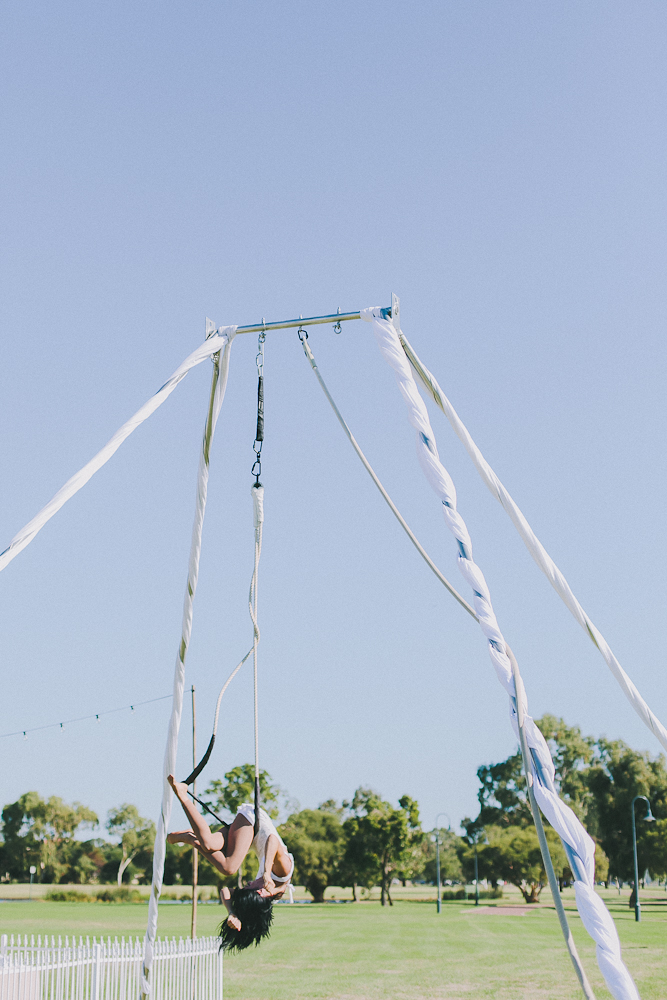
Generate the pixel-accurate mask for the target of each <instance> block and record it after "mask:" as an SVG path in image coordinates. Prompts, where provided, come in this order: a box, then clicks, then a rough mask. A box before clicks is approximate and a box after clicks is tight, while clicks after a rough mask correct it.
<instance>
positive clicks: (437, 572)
mask: <svg viewBox="0 0 667 1000" xmlns="http://www.w3.org/2000/svg"><path fill="white" fill-rule="evenodd" d="M299 339H300V340H301V344H302V346H303V350H304V353H305V355H306V357H307V358H308V361H309V362H310V367H311V368H312V369H313V371H314V372H315V375H316V377H317V381H318V382H319V383H320V385H321V387H322V390H323V392H324V395H325V396H326V397H327V399H328V400H329V403H330V405H331V409H332V410H333V411H334V413H335V414H336V417H337V418H338V422H339V424H340V425H341V427H342V428H343V430H344V431H345V434H346V436H347V438H348V440H349V442H350V444H351V445H352V447H353V448H354V450H355V451H356V453H357V455H358V456H359V458H360V459H361V461H362V463H363V466H364V468H365V469H366V472H367V473H368V475H369V476H370V477H371V479H372V480H373V482H374V483H375V485H376V486H377V488H378V490H379V491H380V493H381V494H382V496H383V498H384V500H385V502H386V503H387V506H388V507H389V509H390V511H391V512H392V514H393V515H394V517H395V518H396V520H397V521H398V523H399V524H400V526H401V527H402V528H403V531H404V532H405V533H406V535H407V536H408V538H409V539H410V541H411V542H412V544H413V545H414V547H415V548H416V549H417V552H418V553H419V555H420V556H421V557H422V559H423V560H424V562H425V563H426V565H427V566H428V567H429V568H430V569H431V570H432V571H433V572H434V573H435V575H436V576H437V578H438V580H440V583H442V584H443V585H444V586H445V587H446V588H447V590H448V591H449V593H450V594H451V595H452V597H453V598H455V599H456V600H457V601H458V602H459V604H460V605H461V607H462V608H465V610H466V611H467V612H468V614H469V615H471V616H472V617H473V618H474V619H475V621H477V615H476V614H475V612H474V611H473V609H472V608H471V607H470V605H469V604H468V602H467V601H466V600H465V598H463V597H461V595H460V594H459V592H458V590H456V588H455V587H453V586H452V584H451V583H450V582H449V580H448V579H447V577H446V576H443V574H442V573H441V572H440V570H439V569H438V567H437V566H436V564H435V563H434V562H433V560H432V559H431V557H430V556H429V554H428V552H427V551H426V549H425V548H424V547H423V546H422V544H421V542H420V541H419V539H418V538H417V536H416V535H415V534H414V532H413V531H412V529H411V528H410V525H409V524H408V523H407V521H406V520H405V519H404V517H403V515H402V514H401V512H400V510H399V509H398V507H397V506H396V504H395V503H394V501H393V500H392V499H391V497H390V496H389V494H388V493H387V491H386V490H385V488H384V486H383V485H382V483H381V482H380V480H379V479H378V477H377V475H376V474H375V471H374V470H373V468H372V466H371V464H370V462H369V461H368V459H367V458H366V456H365V455H364V453H363V451H362V450H361V448H360V447H359V445H358V444H357V439H356V438H355V436H354V434H353V433H352V431H351V430H350V428H349V427H348V425H347V423H346V421H345V418H344V417H343V414H342V413H341V412H340V410H339V409H338V407H337V406H336V403H335V402H334V399H333V396H332V395H331V393H330V392H329V390H328V389H327V386H326V382H325V381H324V379H323V378H322V375H321V374H320V370H319V368H318V367H317V364H316V362H315V358H314V356H313V352H312V351H311V349H310V346H309V344H308V341H307V340H306V338H305V337H299Z"/></svg>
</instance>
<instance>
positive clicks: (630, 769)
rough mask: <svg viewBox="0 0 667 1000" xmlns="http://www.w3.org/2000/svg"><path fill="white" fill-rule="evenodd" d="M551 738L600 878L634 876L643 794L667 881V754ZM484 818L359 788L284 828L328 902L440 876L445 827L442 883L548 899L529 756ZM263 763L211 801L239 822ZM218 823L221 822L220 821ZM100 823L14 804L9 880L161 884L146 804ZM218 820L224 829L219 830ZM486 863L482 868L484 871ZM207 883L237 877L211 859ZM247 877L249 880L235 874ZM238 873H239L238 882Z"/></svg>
mask: <svg viewBox="0 0 667 1000" xmlns="http://www.w3.org/2000/svg"><path fill="white" fill-rule="evenodd" d="M537 724H538V726H539V728H540V729H541V731H542V733H543V735H544V736H545V739H546V740H547V742H548V743H549V745H550V748H551V752H552V755H553V757H554V762H555V764H556V774H557V781H558V786H559V792H560V794H561V796H562V798H563V799H564V800H565V801H566V802H567V803H568V805H570V806H571V807H572V809H573V810H574V811H575V813H576V814H577V815H578V816H579V817H580V819H581V820H582V822H583V823H584V826H585V827H586V829H587V830H588V831H589V833H590V834H591V835H592V836H593V838H594V839H595V841H596V878H597V880H598V881H604V882H609V881H610V880H612V879H616V880H619V881H630V880H631V878H632V864H633V862H632V828H631V802H632V799H633V797H634V796H636V795H646V796H647V798H649V800H650V802H651V808H652V811H653V815H654V816H655V817H656V819H657V822H655V823H650V824H648V823H644V822H642V819H641V817H642V816H643V812H642V811H641V810H638V821H637V843H638V852H639V863H640V870H641V871H642V872H643V871H644V870H645V869H647V870H649V871H650V873H651V875H652V876H653V877H654V878H656V877H657V878H664V877H665V876H667V769H666V767H665V760H664V758H663V756H662V755H660V756H658V757H652V756H651V755H650V754H648V753H646V752H639V751H635V750H632V749H631V748H630V747H629V746H627V744H625V743H623V742H622V741H621V740H615V741H610V740H607V739H605V738H600V739H594V738H592V737H587V736H583V735H582V733H581V731H580V729H579V728H578V727H576V726H568V725H567V724H566V723H565V722H564V721H563V720H562V719H557V718H555V717H554V716H551V715H544V716H543V717H542V718H541V719H539V720H537ZM477 777H478V779H479V783H480V787H479V791H478V801H479V812H478V814H477V816H476V817H475V818H473V819H471V818H470V817H465V818H464V819H463V820H462V821H461V826H462V828H463V830H464V834H463V836H458V835H457V834H455V833H453V832H452V831H451V830H444V829H443V830H439V831H435V830H424V829H423V827H422V824H421V821H420V816H419V807H418V804H417V802H416V801H415V800H414V799H412V798H410V796H408V795H405V796H403V797H402V798H401V799H400V800H399V802H398V805H394V804H392V803H391V802H388V801H386V800H385V799H383V798H382V797H381V796H380V795H379V794H377V793H376V792H375V791H373V790H371V789H369V788H364V787H360V788H358V789H357V790H356V792H355V793H354V795H353V796H352V797H351V799H350V800H349V801H344V802H341V803H338V802H335V801H333V800H326V801H324V802H322V803H321V804H320V805H319V806H318V807H317V808H316V809H292V810H291V811H290V812H289V815H288V817H287V819H286V820H285V821H284V822H283V823H282V824H281V825H280V826H279V827H278V829H279V832H280V834H281V836H282V837H283V838H284V840H285V842H286V843H287V845H288V848H289V850H290V851H291V852H292V853H293V854H294V857H295V863H296V871H295V881H296V882H297V883H298V884H299V885H304V886H305V887H306V889H307V891H308V892H309V893H310V894H311V895H312V896H313V899H314V900H316V901H321V900H323V899H324V893H325V891H326V889H327V887H328V886H330V885H336V886H342V887H351V888H352V893H353V898H354V899H358V898H359V894H360V893H361V892H363V891H364V890H370V889H371V888H373V887H376V886H378V887H379V888H380V890H381V902H382V904H383V905H385V904H389V905H391V903H392V899H391V886H392V883H393V882H394V881H395V880H399V881H400V882H402V883H403V884H405V883H406V882H408V881H411V882H428V883H432V884H435V881H436V844H435V840H436V835H437V839H438V840H439V846H440V872H441V881H442V882H447V883H462V882H465V881H469V880H470V879H472V878H473V877H474V873H475V870H477V871H478V875H479V878H480V879H485V880H487V881H488V882H489V883H491V885H492V886H497V885H498V884H499V883H502V882H509V883H511V884H513V885H515V886H517V888H519V889H520V891H521V892H522V893H523V895H524V898H525V899H526V900H527V901H529V902H535V901H536V900H537V899H538V898H539V895H540V892H541V891H542V888H543V887H544V886H545V885H546V875H545V872H544V869H543V865H542V858H541V854H540V850H539V844H538V841H537V835H536V833H535V830H534V827H533V823H532V817H531V814H530V808H529V804H528V801H527V796H526V786H525V777H524V775H523V773H522V762H521V753H520V752H519V751H517V752H516V753H515V754H513V755H511V756H510V757H508V758H507V760H504V761H500V762H499V763H496V764H488V765H483V766H482V767H480V768H479V769H478V771H477ZM253 782H254V769H253V767H252V765H250V764H244V765H240V766H238V767H235V768H233V769H232V770H231V771H228V772H227V773H226V774H225V776H224V779H222V780H217V779H216V780H214V781H212V782H211V783H210V784H209V786H208V788H207V790H206V792H205V793H204V794H203V795H202V798H203V800H204V801H206V802H207V803H208V805H209V806H210V807H211V809H212V810H213V811H214V812H216V813H220V812H226V813H227V814H228V815H229V816H230V817H231V816H233V815H234V814H235V813H236V811H237V809H238V807H239V806H240V805H241V804H242V803H243V802H247V801H252V798H253ZM261 792H262V802H263V805H264V808H265V809H266V810H267V812H268V813H269V814H270V815H271V816H272V818H274V819H277V817H278V815H279V812H280V808H279V803H280V801H281V798H284V793H282V792H281V789H280V788H279V787H278V786H277V785H276V784H274V782H273V781H272V780H271V777H270V776H269V774H267V772H265V771H263V772H262V774H261ZM209 818H211V817H209ZM97 824H98V817H97V815H96V814H95V813H94V812H92V810H90V809H88V808H87V807H85V806H83V805H81V804H80V803H78V802H75V803H73V804H72V805H68V804H67V803H65V802H63V801H62V799H60V798H58V797H56V796H52V797H51V798H49V799H42V798H41V796H39V795H38V794H37V793H36V792H28V793H26V794H25V795H22V796H21V797H20V798H19V799H18V800H17V801H16V802H13V803H11V804H9V805H6V806H5V808H4V809H3V812H2V841H1V842H0V878H1V879H2V880H3V881H27V879H28V878H29V874H28V873H29V870H30V867H31V866H34V867H35V868H36V869H37V874H36V879H37V880H38V881H42V882H48V883H51V884H53V883H75V884H77V883H111V882H117V883H118V885H121V884H122V883H123V882H125V883H128V882H132V883H134V884H137V883H138V884H145V883H147V882H150V878H151V871H152V845H153V840H154V837H155V827H154V824H153V823H152V821H151V820H147V819H145V818H143V817H141V816H140V815H139V812H138V810H137V809H136V807H135V806H133V805H130V804H127V803H125V804H123V805H121V806H119V807H117V808H115V809H112V810H110V812H109V814H108V816H107V819H106V823H105V826H106V830H107V832H108V834H109V836H110V837H111V838H112V839H111V840H105V839H103V838H91V839H88V840H85V839H83V838H82V835H81V834H82V831H84V830H85V829H86V827H88V828H90V827H92V826H95V825H97ZM215 826H216V825H215V823H214V824H213V828H214V829H215ZM547 837H548V840H549V846H550V850H551V855H552V858H553V861H554V867H555V869H556V871H557V873H558V874H559V877H560V879H561V882H562V883H565V882H567V881H568V880H570V879H572V872H571V871H570V870H569V868H568V865H567V858H566V855H565V852H564V850H563V847H562V845H561V843H560V840H559V838H558V837H557V835H556V834H555V832H554V831H553V830H552V829H551V828H549V827H547ZM191 857H192V855H191V850H190V849H189V848H187V847H184V846H182V845H173V844H168V845H167V857H166V863H165V878H164V881H165V883H166V884H179V883H180V884H189V882H190V880H191V871H192V869H191ZM475 865H476V866H477V867H476V868H475ZM254 867H255V861H254V859H252V858H251V857H248V858H246V860H245V862H244V868H243V870H242V871H241V872H239V874H238V880H239V881H240V880H245V879H247V878H251V877H253V875H254ZM199 872H200V876H199V882H200V884H208V885H215V884H223V883H224V882H225V881H226V880H225V879H223V878H222V877H221V876H219V875H218V874H217V873H216V872H215V870H214V869H213V868H212V867H211V866H209V865H205V864H202V865H200V868H199ZM234 878H235V879H236V878H237V876H235V877H234ZM227 881H229V880H227Z"/></svg>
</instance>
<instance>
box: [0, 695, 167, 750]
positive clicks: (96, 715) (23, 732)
mask: <svg viewBox="0 0 667 1000" xmlns="http://www.w3.org/2000/svg"><path fill="white" fill-rule="evenodd" d="M172 697H173V695H171V694H163V695H161V696H160V697H159V698H149V699H148V701H135V702H134V704H132V705H123V706H122V708H107V709H105V711H103V712H93V714H92V715H82V716H80V717H79V718H78V719H65V720H64V721H63V722H49V723H48V724H47V725H45V726H33V727H32V728H31V729H17V730H16V732H14V733H0V740H4V739H6V738H7V737H8V736H22V737H23V739H24V740H27V739H28V733H38V732H41V730H42V729H64V728H65V726H71V725H73V724H74V723H75V722H87V721H88V720H89V719H95V721H96V722H99V721H100V719H101V718H102V716H103V715H112V714H113V713H114V712H127V711H128V710H129V711H130V712H134V710H135V708H141V706H142V705H152V704H153V702H156V701H166V700H167V698H172Z"/></svg>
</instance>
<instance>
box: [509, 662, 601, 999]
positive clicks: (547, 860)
mask: <svg viewBox="0 0 667 1000" xmlns="http://www.w3.org/2000/svg"><path fill="white" fill-rule="evenodd" d="M505 650H506V652H507V655H508V657H509V660H510V663H511V664H512V676H513V677H514V690H515V692H516V714H517V719H518V722H519V742H520V743H521V756H522V758H523V769H524V772H525V775H526V787H527V788H528V800H529V802H530V809H531V812H532V814H533V821H534V823H535V829H536V831H537V839H538V840H539V842H540V851H541V852H542V861H543V863H544V868H545V871H546V873H547V878H548V879H549V888H550V889H551V895H552V896H553V901H554V906H555V907H556V913H557V914H558V920H559V922H560V927H561V930H562V932H563V937H564V938H565V944H566V946H567V950H568V952H569V955H570V958H571V960H572V965H573V966H574V971H575V972H576V974H577V979H578V980H579V984H580V986H581V988H582V990H583V993H584V996H585V997H586V1000H595V994H594V993H593V988H592V986H591V984H590V983H589V981H588V976H587V975H586V972H585V970H584V967H583V965H582V964H581V959H580V958H579V953H578V952H577V946H576V945H575V943H574V938H573V937H572V931H571V930H570V927H569V924H568V922H567V917H566V916H565V908H564V906H563V900H562V899H561V898H560V891H559V889H558V882H557V880H556V873H555V871H554V866H553V862H552V860H551V855H550V854H549V845H548V843H547V838H546V834H545V832H544V825H543V823H542V817H541V815H540V810H539V807H538V805H537V802H536V800H535V793H534V791H533V770H532V767H531V766H530V754H529V752H528V744H527V743H526V734H525V732H524V728H523V725H524V715H523V704H524V703H523V698H522V694H523V681H522V680H521V674H520V673H519V664H518V663H517V661H516V657H515V656H514V653H513V652H512V650H511V649H510V648H509V646H508V645H507V644H505Z"/></svg>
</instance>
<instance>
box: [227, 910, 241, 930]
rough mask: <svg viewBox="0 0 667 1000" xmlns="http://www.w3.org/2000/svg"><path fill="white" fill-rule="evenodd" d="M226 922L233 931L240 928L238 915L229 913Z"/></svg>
mask: <svg viewBox="0 0 667 1000" xmlns="http://www.w3.org/2000/svg"><path fill="white" fill-rule="evenodd" d="M227 923H228V924H229V926H230V927H231V928H232V930H235V931H240V930H241V921H240V920H239V918H238V917H235V916H234V914H233V913H230V914H229V916H228V917H227Z"/></svg>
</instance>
